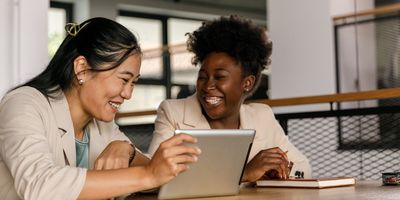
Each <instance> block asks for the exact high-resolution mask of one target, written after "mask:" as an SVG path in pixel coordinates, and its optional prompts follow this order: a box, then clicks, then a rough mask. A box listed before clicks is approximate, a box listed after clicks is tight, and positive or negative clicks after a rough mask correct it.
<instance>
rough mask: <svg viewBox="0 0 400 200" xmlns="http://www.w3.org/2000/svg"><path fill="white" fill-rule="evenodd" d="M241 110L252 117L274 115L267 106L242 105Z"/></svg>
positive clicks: (260, 104)
mask: <svg viewBox="0 0 400 200" xmlns="http://www.w3.org/2000/svg"><path fill="white" fill-rule="evenodd" d="M243 108H244V110H245V112H246V113H251V114H254V115H274V113H273V112H272V109H271V107H269V106H268V105H267V104H262V103H249V104H243Z"/></svg>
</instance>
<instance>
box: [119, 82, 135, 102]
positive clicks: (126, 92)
mask: <svg viewBox="0 0 400 200" xmlns="http://www.w3.org/2000/svg"><path fill="white" fill-rule="evenodd" d="M132 92H133V86H132V85H125V86H124V88H123V89H122V91H121V96H122V97H123V98H124V99H130V98H131V97H132Z"/></svg>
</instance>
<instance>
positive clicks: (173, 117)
mask: <svg viewBox="0 0 400 200" xmlns="http://www.w3.org/2000/svg"><path fill="white" fill-rule="evenodd" d="M188 35H189V38H188V41H187V48H188V50H189V51H190V52H192V53H194V57H193V59H192V63H193V64H194V65H199V66H200V70H199V72H198V77H197V84H196V93H195V94H194V95H192V96H190V97H188V98H186V99H171V100H165V101H163V102H162V103H161V104H160V106H159V108H158V112H157V119H156V122H155V131H154V134H153V140H152V142H151V144H150V148H149V153H150V154H153V153H154V152H155V150H156V149H157V148H158V146H159V144H160V143H161V142H162V141H164V140H166V139H168V138H170V137H172V136H173V135H174V131H175V130H176V129H255V130H256V135H255V138H254V141H253V146H252V149H251V151H250V155H249V158H248V160H249V162H248V163H247V165H246V167H245V172H244V175H243V179H242V181H245V182H252V181H256V180H258V179H260V178H274V179H275V178H277V179H287V178H288V177H289V176H293V175H294V173H295V172H296V171H297V173H298V174H299V172H300V174H304V177H305V178H310V177H311V168H310V165H309V162H308V160H307V158H306V157H305V156H304V155H303V154H302V153H301V152H300V151H299V150H298V149H297V148H296V147H295V146H294V145H293V144H291V143H290V141H289V140H288V138H287V137H286V136H285V134H284V132H283V130H282V128H281V126H280V125H279V123H278V122H277V121H276V119H275V117H274V114H273V112H272V110H271V108H270V107H269V106H268V105H265V104H259V103H250V104H243V102H244V100H245V99H246V98H247V97H249V96H250V95H251V94H252V93H253V92H254V91H255V90H256V89H257V86H258V85H259V82H260V77H261V72H262V70H264V69H265V68H266V67H267V66H268V65H269V63H270V56H271V53H272V43H271V41H270V40H269V38H268V36H267V34H266V30H265V29H264V28H263V27H261V26H258V25H256V24H254V23H253V22H252V21H250V20H248V19H245V18H242V17H239V16H229V17H220V18H219V19H216V20H213V21H207V22H204V23H203V24H202V26H201V27H200V28H198V29H197V30H196V31H194V32H193V33H191V34H188ZM289 168H291V170H289ZM290 171H291V172H292V173H290Z"/></svg>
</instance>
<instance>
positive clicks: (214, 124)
mask: <svg viewBox="0 0 400 200" xmlns="http://www.w3.org/2000/svg"><path fill="white" fill-rule="evenodd" d="M204 116H206V119H207V121H208V124H209V125H210V128H212V129H239V128H240V112H239V111H237V112H234V114H231V115H229V116H227V117H223V118H220V119H211V118H209V117H208V115H207V114H205V115H204Z"/></svg>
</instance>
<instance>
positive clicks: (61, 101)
mask: <svg viewBox="0 0 400 200" xmlns="http://www.w3.org/2000/svg"><path fill="white" fill-rule="evenodd" d="M49 102H50V106H51V107H52V109H53V113H54V117H55V120H56V122H57V126H58V129H59V131H58V133H59V134H60V137H61V143H62V147H63V150H64V155H65V157H66V164H67V165H70V166H76V150H75V136H74V135H75V133H74V126H73V124H72V119H71V114H70V111H69V106H68V102H67V99H66V97H65V96H64V93H63V92H62V91H60V93H59V94H58V95H57V98H56V99H50V100H49Z"/></svg>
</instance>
